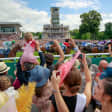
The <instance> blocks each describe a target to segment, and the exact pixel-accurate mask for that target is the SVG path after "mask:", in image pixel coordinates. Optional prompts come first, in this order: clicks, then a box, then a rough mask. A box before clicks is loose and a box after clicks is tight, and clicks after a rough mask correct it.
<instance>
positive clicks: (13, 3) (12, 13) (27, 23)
mask: <svg viewBox="0 0 112 112" xmlns="http://www.w3.org/2000/svg"><path fill="white" fill-rule="evenodd" d="M0 21H4V22H5V21H6V22H7V21H14V22H20V23H21V24H22V25H23V28H22V29H23V30H24V31H32V32H38V31H42V28H43V24H47V23H49V22H50V19H49V17H48V13H47V12H45V11H38V10H35V9H31V8H28V7H27V2H24V1H22V0H0Z"/></svg>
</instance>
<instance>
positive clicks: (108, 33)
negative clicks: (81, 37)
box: [105, 22, 112, 39]
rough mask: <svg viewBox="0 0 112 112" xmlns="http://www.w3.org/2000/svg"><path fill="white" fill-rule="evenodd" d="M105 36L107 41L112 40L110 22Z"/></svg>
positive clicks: (107, 24) (111, 25) (106, 25)
mask: <svg viewBox="0 0 112 112" xmlns="http://www.w3.org/2000/svg"><path fill="white" fill-rule="evenodd" d="M105 36H106V38H107V39H111V38H112V23H111V22H108V23H106V24H105Z"/></svg>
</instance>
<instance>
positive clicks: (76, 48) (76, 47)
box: [69, 39, 79, 52]
mask: <svg viewBox="0 0 112 112" xmlns="http://www.w3.org/2000/svg"><path fill="white" fill-rule="evenodd" d="M69 41H70V43H71V44H72V46H73V49H74V51H76V52H77V51H78V50H79V48H78V46H77V45H76V43H75V41H74V40H73V39H69Z"/></svg>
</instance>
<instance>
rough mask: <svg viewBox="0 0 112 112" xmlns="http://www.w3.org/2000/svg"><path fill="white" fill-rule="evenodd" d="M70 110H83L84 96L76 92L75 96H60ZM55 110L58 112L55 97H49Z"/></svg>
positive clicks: (79, 111)
mask: <svg viewBox="0 0 112 112" xmlns="http://www.w3.org/2000/svg"><path fill="white" fill-rule="evenodd" d="M62 97H63V99H64V101H65V103H66V105H67V106H68V109H69V111H70V112H85V107H86V96H85V95H84V94H77V95H75V96H62ZM51 100H52V104H53V106H54V109H55V112H58V109H57V106H56V101H55V97H54V96H52V97H51Z"/></svg>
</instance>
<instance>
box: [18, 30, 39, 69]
mask: <svg viewBox="0 0 112 112" xmlns="http://www.w3.org/2000/svg"><path fill="white" fill-rule="evenodd" d="M24 40H25V43H24V53H23V55H22V57H21V61H20V63H21V66H22V70H23V69H24V67H23V64H24V62H31V63H34V64H39V62H38V61H37V59H36V57H35V56H34V51H35V49H37V51H38V48H39V47H38V46H39V43H38V42H36V41H35V40H34V39H33V35H32V34H31V33H29V32H27V33H25V35H24Z"/></svg>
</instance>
